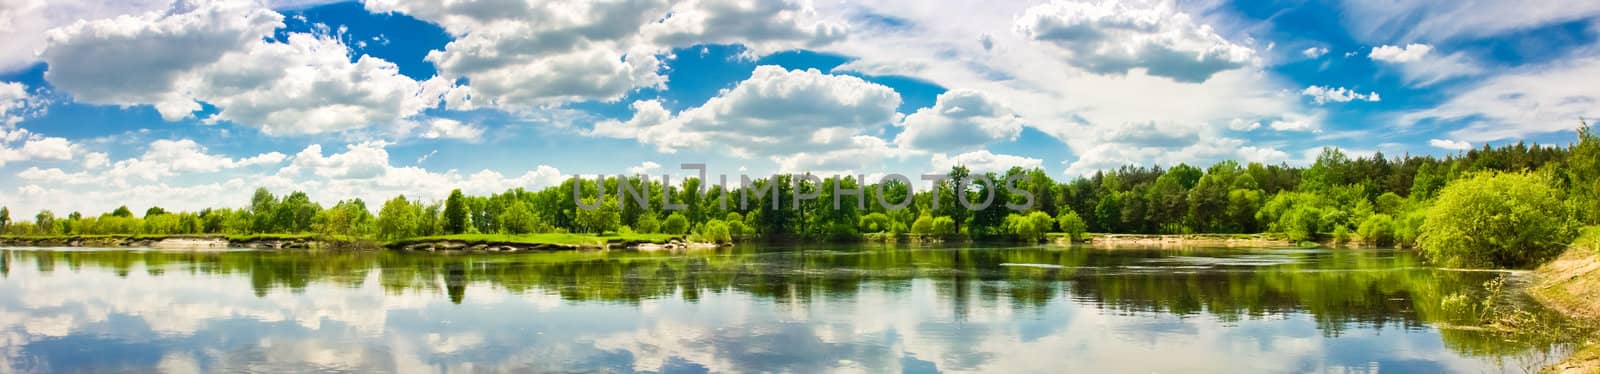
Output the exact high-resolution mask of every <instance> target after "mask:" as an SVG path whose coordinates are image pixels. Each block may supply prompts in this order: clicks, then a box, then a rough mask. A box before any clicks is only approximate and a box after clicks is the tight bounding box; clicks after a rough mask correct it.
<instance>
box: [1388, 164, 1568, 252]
mask: <svg viewBox="0 0 1600 374" xmlns="http://www.w3.org/2000/svg"><path fill="white" fill-rule="evenodd" d="M1568 209H1569V208H1568V207H1567V205H1566V204H1565V203H1564V202H1563V201H1562V198H1561V192H1560V191H1559V190H1557V189H1554V188H1552V187H1550V185H1549V181H1548V180H1547V179H1546V178H1544V177H1541V176H1537V175H1534V174H1527V173H1476V174H1473V175H1471V176H1468V177H1467V178H1465V179H1460V180H1456V181H1454V182H1451V183H1450V184H1449V185H1447V186H1445V188H1444V189H1443V190H1441V191H1440V192H1439V197H1438V199H1437V201H1435V203H1434V205H1433V207H1431V208H1429V210H1428V215H1427V221H1426V222H1425V223H1423V225H1422V228H1421V235H1420V237H1419V238H1418V239H1417V241H1418V245H1419V246H1420V247H1421V248H1422V250H1423V252H1424V253H1425V254H1427V256H1428V258H1429V259H1430V260H1431V261H1433V262H1435V263H1438V264H1440V265H1443V266H1452V267H1492V266H1505V267H1527V266H1531V265H1534V264H1537V263H1539V262H1542V261H1545V260H1547V259H1550V258H1553V257H1554V256H1556V255H1558V254H1560V253H1561V251H1562V250H1563V249H1565V248H1566V247H1567V243H1570V242H1571V241H1572V239H1573V237H1574V236H1575V235H1576V233H1577V225H1576V222H1575V221H1574V220H1573V219H1572V213H1571V212H1570V211H1569V210H1568Z"/></svg>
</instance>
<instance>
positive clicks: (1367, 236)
mask: <svg viewBox="0 0 1600 374" xmlns="http://www.w3.org/2000/svg"><path fill="white" fill-rule="evenodd" d="M1356 235H1360V236H1361V240H1362V241H1364V242H1366V243H1367V244H1372V245H1378V246H1387V245H1393V244H1394V238H1395V229H1394V217H1393V216H1390V215H1388V214H1382V213H1379V214H1374V215H1372V216H1370V217H1367V219H1366V220H1365V221H1362V222H1361V227H1359V228H1357V229H1356Z"/></svg>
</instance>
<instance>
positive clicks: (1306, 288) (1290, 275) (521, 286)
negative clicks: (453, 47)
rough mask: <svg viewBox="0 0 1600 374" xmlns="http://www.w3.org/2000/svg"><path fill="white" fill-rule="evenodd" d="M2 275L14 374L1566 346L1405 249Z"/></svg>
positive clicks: (773, 365)
mask: <svg viewBox="0 0 1600 374" xmlns="http://www.w3.org/2000/svg"><path fill="white" fill-rule="evenodd" d="M0 259H3V262H0V273H3V278H0V372H4V371H16V372H36V371H49V372H84V371H93V372H107V371H117V372H122V371H134V372H144V371H162V372H217V371H270V372H309V371H381V372H396V371H398V372H481V371H491V372H495V371H534V372H551V371H556V372H597V371H598V372H685V373H697V372H797V373H813V372H871V373H884V372H906V373H934V372H1005V373H1058V372H1186V373H1187V372H1229V373H1234V372H1362V373H1367V372H1380V371H1381V372H1428V373H1435V372H1521V371H1523V370H1524V369H1525V368H1530V367H1531V368H1537V367H1540V366H1542V365H1543V364H1545V363H1547V362H1553V361H1556V360H1558V359H1559V358H1560V357H1561V356H1562V355H1563V354H1564V352H1565V350H1566V349H1567V348H1566V347H1567V345H1566V344H1565V343H1566V342H1565V341H1564V340H1567V339H1571V338H1573V337H1572V336H1570V335H1568V334H1564V333H1563V334H1548V333H1547V334H1531V333H1497V332H1490V331H1485V330H1483V329H1477V328H1471V327H1470V326H1469V327H1452V326H1462V325H1470V322H1469V321H1472V320H1473V317H1472V316H1473V315H1474V313H1475V312H1473V308H1472V305H1475V304H1476V300H1480V299H1484V298H1490V297H1493V298H1495V300H1500V301H1499V302H1509V303H1515V304H1513V305H1520V308H1523V309H1524V310H1526V311H1528V314H1529V315H1534V316H1540V317H1539V318H1541V320H1551V321H1559V320H1558V319H1554V318H1555V317H1550V316H1549V315H1550V313H1548V312H1547V311H1544V310H1543V309H1540V308H1539V307H1538V306H1537V305H1534V304H1532V303H1531V302H1529V301H1527V300H1526V297H1524V296H1521V294H1520V292H1516V291H1515V290H1514V289H1513V290H1510V291H1503V292H1499V293H1494V292H1491V291H1492V290H1493V289H1494V288H1492V287H1485V283H1486V282H1488V281H1491V280H1495V279H1496V278H1498V277H1500V276H1501V275H1502V274H1503V273H1500V272H1469V271H1452V270H1441V269H1435V268H1431V267H1428V266H1427V265H1426V264H1425V263H1423V262H1422V261H1420V260H1419V259H1418V258H1417V257H1416V256H1415V255H1414V254H1412V253H1410V252H1405V251H1394V250H1348V249H1336V250H1325V249H1267V248H1262V249H1185V250H1176V249H1161V250H1158V249H1115V250H1106V249H1093V248H1083V247H1065V246H1055V245H1050V246H1027V247H1000V248H946V247H933V248H928V247H921V248H918V247H903V246H888V245H882V244H878V245H872V244H868V245H839V246H808V247H777V248H770V247H768V248H755V247H737V248H724V249H716V250H698V251H687V252H652V253H640V252H622V251H612V252H564V253H526V254H486V255H430V254H408V253H396V252H309V253H308V252H299V251H248V250H239V251H227V252H181V251H180V252H171V251H166V252H163V251H153V250H127V249H81V248H58V249H20V248H8V249H3V250H0ZM1517 279H1518V278H1517V277H1511V278H1510V281H1509V284H1510V285H1511V286H1509V287H1510V288H1514V287H1515V285H1516V284H1517V282H1518V280H1517ZM1492 295H1500V296H1492ZM1462 305H1466V306H1465V307H1463V306H1462ZM1554 329H1556V327H1551V328H1550V329H1547V330H1554ZM1552 335H1553V337H1552ZM8 369H9V370H8Z"/></svg>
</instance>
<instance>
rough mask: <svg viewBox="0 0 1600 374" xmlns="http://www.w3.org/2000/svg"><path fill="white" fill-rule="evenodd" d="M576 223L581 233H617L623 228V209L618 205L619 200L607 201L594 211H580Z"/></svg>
mask: <svg viewBox="0 0 1600 374" xmlns="http://www.w3.org/2000/svg"><path fill="white" fill-rule="evenodd" d="M589 200H593V199H592V198H591V199H589ZM576 223H577V227H576V228H577V229H578V231H581V232H587V233H592V234H604V233H606V232H612V231H617V229H620V228H622V208H620V207H619V206H618V205H617V200H615V199H607V200H605V201H603V202H601V203H600V206H598V207H595V208H594V209H578V214H577V220H576Z"/></svg>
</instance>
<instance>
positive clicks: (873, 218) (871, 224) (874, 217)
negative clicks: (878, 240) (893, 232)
mask: <svg viewBox="0 0 1600 374" xmlns="http://www.w3.org/2000/svg"><path fill="white" fill-rule="evenodd" d="M892 221H893V220H890V219H889V216H888V215H886V214H883V213H872V214H868V215H865V216H861V232H884V231H889V230H890V229H892V228H893V226H894V225H893V224H892Z"/></svg>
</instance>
